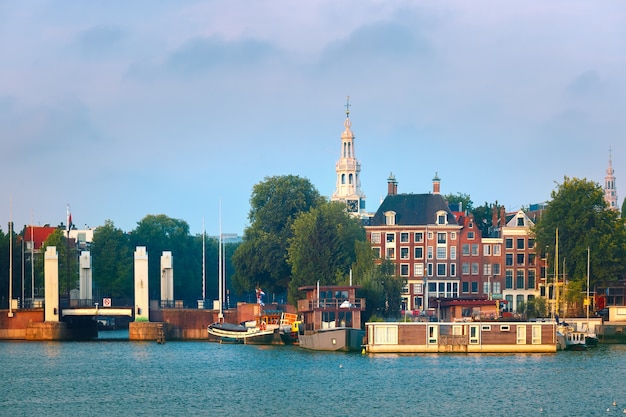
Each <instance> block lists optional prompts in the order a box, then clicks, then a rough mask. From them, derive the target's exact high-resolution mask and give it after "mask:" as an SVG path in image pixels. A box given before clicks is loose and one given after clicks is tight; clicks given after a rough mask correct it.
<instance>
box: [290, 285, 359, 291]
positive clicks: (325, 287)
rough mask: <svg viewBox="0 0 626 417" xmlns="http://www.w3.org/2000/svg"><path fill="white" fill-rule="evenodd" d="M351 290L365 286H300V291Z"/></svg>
mask: <svg viewBox="0 0 626 417" xmlns="http://www.w3.org/2000/svg"><path fill="white" fill-rule="evenodd" d="M318 288H319V289H321V290H350V289H359V288H363V286H362V285H320V286H319V287H318V286H317V285H305V286H303V287H298V291H311V290H317V289H318Z"/></svg>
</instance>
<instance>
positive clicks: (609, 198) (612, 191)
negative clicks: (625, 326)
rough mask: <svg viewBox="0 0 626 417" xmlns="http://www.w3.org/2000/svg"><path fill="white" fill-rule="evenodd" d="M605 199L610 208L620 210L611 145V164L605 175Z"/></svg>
mask: <svg viewBox="0 0 626 417" xmlns="http://www.w3.org/2000/svg"><path fill="white" fill-rule="evenodd" d="M604 200H605V201H606V203H607V204H608V206H609V208H611V209H613V210H618V209H619V208H618V207H617V187H616V186H615V170H614V169H613V158H612V153H611V148H610V147H609V166H608V167H607V169H606V176H605V177H604Z"/></svg>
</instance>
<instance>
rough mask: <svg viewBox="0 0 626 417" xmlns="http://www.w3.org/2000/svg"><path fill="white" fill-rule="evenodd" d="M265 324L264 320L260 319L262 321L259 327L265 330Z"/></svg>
mask: <svg viewBox="0 0 626 417" xmlns="http://www.w3.org/2000/svg"><path fill="white" fill-rule="evenodd" d="M265 326H266V325H265V322H264V321H262V322H261V325H260V326H259V327H260V328H261V330H265V329H266V327H265Z"/></svg>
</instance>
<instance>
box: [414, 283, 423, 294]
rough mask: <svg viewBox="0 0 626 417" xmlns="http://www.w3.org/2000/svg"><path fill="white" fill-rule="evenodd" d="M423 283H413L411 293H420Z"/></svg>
mask: <svg viewBox="0 0 626 417" xmlns="http://www.w3.org/2000/svg"><path fill="white" fill-rule="evenodd" d="M423 287H424V286H423V284H421V283H418V284H413V294H422V293H423V292H424V288H423Z"/></svg>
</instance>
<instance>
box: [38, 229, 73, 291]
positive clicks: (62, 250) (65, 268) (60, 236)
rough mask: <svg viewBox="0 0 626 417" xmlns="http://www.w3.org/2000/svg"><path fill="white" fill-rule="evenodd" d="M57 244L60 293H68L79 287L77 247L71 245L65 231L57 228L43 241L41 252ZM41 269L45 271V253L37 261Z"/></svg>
mask: <svg viewBox="0 0 626 417" xmlns="http://www.w3.org/2000/svg"><path fill="white" fill-rule="evenodd" d="M51 246H55V247H56V251H57V254H58V256H59V263H58V267H59V294H62V295H67V294H69V291H70V290H71V289H74V288H77V287H78V253H77V252H76V247H75V246H74V245H72V246H73V247H69V256H68V242H67V237H66V236H65V231H64V230H62V229H56V230H55V231H54V232H52V233H51V234H50V236H48V238H47V239H46V241H45V242H44V243H43V245H42V248H41V253H42V254H45V253H46V250H47V248H48V247H51ZM37 262H38V264H39V268H38V269H39V270H40V271H44V262H45V255H44V256H40V257H39V260H38V261H37Z"/></svg>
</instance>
